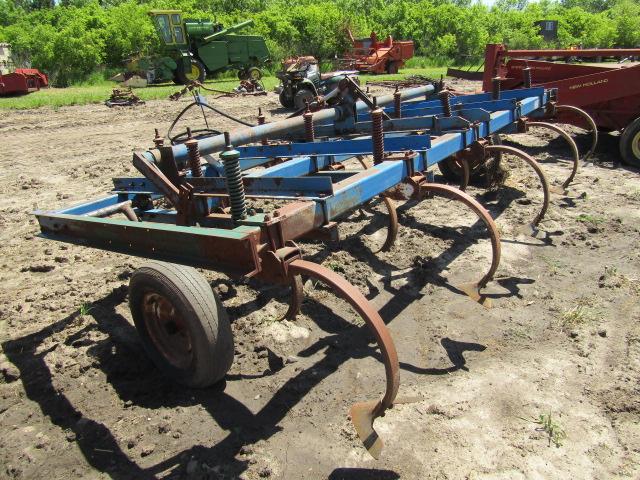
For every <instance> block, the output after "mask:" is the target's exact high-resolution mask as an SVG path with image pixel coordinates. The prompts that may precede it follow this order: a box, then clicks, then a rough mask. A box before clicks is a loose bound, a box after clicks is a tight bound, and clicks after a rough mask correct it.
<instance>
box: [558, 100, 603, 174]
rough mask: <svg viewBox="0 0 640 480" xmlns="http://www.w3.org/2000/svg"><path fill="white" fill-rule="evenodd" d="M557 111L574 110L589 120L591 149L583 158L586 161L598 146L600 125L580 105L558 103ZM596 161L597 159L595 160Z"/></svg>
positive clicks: (573, 111)
mask: <svg viewBox="0 0 640 480" xmlns="http://www.w3.org/2000/svg"><path fill="white" fill-rule="evenodd" d="M555 109H556V111H562V110H564V111H567V112H572V113H574V114H576V115H579V116H581V117H582V118H584V119H585V121H586V122H587V124H588V125H589V126H590V127H591V139H592V140H591V148H590V149H589V151H588V152H587V153H586V155H585V156H584V158H583V160H584V161H585V162H586V161H587V160H588V159H589V157H590V156H591V155H593V152H595V151H596V146H597V145H598V127H597V125H596V122H595V121H594V120H593V118H592V117H591V115H589V114H588V113H587V112H585V111H584V110H582V109H581V108H578V107H574V106H573V105H556V106H555ZM594 162H595V160H594Z"/></svg>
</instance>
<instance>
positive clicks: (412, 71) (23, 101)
mask: <svg viewBox="0 0 640 480" xmlns="http://www.w3.org/2000/svg"><path fill="white" fill-rule="evenodd" d="M446 72H447V69H446V67H424V68H423V67H416V68H404V69H403V70H402V73H397V74H394V75H386V74H385V75H360V82H361V83H362V85H365V84H366V82H368V81H370V80H403V79H404V78H406V77H408V76H410V75H424V76H426V77H430V78H433V79H439V78H440V75H444V74H445V73H446ZM262 81H263V82H264V86H265V88H266V89H267V91H268V92H271V91H273V88H274V87H275V86H276V85H278V83H280V82H279V80H278V79H277V78H276V77H274V76H266V77H264V78H263V79H262ZM205 85H206V86H207V87H209V88H214V89H216V90H225V91H230V90H232V89H233V88H235V87H237V86H238V80H237V79H235V78H222V79H215V80H208V81H207V82H206V83H205ZM117 86H118V84H117V83H115V82H110V81H108V80H104V81H100V82H97V83H94V84H91V85H88V84H82V85H75V86H72V87H67V88H47V89H43V90H40V91H39V92H34V93H30V94H29V95H22V96H19V97H5V98H0V110H2V109H13V110H26V109H30V108H39V107H53V108H58V107H63V106H67V105H87V104H90V103H103V102H104V101H105V100H107V99H108V98H109V97H110V95H111V90H112V89H113V88H114V87H117ZM180 88H181V87H180V85H174V84H173V83H168V84H163V85H153V86H151V87H145V88H136V89H134V92H135V94H136V95H137V96H138V97H140V99H141V100H159V99H166V98H169V95H170V94H172V93H174V92H176V91H178V90H180Z"/></svg>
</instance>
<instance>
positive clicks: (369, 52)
mask: <svg viewBox="0 0 640 480" xmlns="http://www.w3.org/2000/svg"><path fill="white" fill-rule="evenodd" d="M347 33H348V34H349V38H350V39H351V43H352V44H353V49H352V50H351V51H350V52H349V53H348V54H347V55H346V56H345V58H344V59H343V61H344V62H345V63H347V65H346V68H349V69H353V70H358V71H359V72H365V73H398V70H399V69H400V68H401V67H403V66H404V63H405V61H407V60H409V59H410V58H411V57H413V40H402V41H401V40H394V39H393V38H392V37H391V35H387V38H386V39H385V40H384V41H379V40H378V36H377V35H376V33H375V32H371V35H370V36H369V37H368V38H354V37H353V35H352V33H351V31H350V30H347Z"/></svg>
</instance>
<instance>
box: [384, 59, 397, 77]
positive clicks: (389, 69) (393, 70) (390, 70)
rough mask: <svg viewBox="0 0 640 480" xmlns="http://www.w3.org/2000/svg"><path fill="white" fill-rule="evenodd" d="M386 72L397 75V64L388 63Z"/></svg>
mask: <svg viewBox="0 0 640 480" xmlns="http://www.w3.org/2000/svg"><path fill="white" fill-rule="evenodd" d="M386 70H387V73H390V74H396V73H398V62H388V63H387V68H386Z"/></svg>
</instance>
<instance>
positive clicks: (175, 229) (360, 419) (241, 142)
mask: <svg viewBox="0 0 640 480" xmlns="http://www.w3.org/2000/svg"><path fill="white" fill-rule="evenodd" d="M339 90H340V91H339V92H337V93H336V92H332V94H331V97H332V102H331V103H332V106H330V107H328V108H325V109H319V105H320V104H321V103H322V99H318V100H317V101H316V102H314V103H313V104H312V105H311V107H312V108H311V109H307V111H306V112H304V114H303V115H301V116H298V117H293V118H289V119H286V120H281V121H276V122H272V123H265V121H264V116H262V115H261V118H259V119H258V120H259V122H258V123H259V125H257V126H255V127H243V128H239V129H237V130H233V131H230V132H225V133H224V134H222V135H214V136H209V137H206V138H200V139H195V138H193V137H192V136H191V135H188V138H187V140H186V141H185V142H184V143H183V144H179V145H172V146H165V145H164V139H163V138H160V137H159V136H158V135H157V134H156V138H155V140H154V141H155V148H153V149H151V150H149V151H145V152H140V153H135V154H134V156H133V164H134V165H135V167H136V168H137V169H138V170H139V171H140V172H141V173H142V174H143V175H144V177H136V178H115V179H114V180H113V182H114V189H113V192H112V194H111V195H110V196H107V197H105V198H101V199H99V200H94V201H90V202H85V203H83V204H80V205H76V206H73V207H70V208H65V209H61V210H57V211H52V212H44V211H40V212H36V215H37V217H38V221H39V223H40V227H41V230H42V236H44V237H46V238H50V239H55V240H61V241H66V242H70V243H75V244H79V245H83V246H87V247H94V248H100V249H105V250H110V251H114V252H120V253H125V254H130V255H135V256H139V257H145V258H148V259H151V260H152V261H151V262H150V263H149V264H148V265H146V266H144V267H142V268H140V269H139V270H137V271H136V272H134V274H133V276H132V278H131V282H130V287H129V303H130V308H131V311H132V316H133V319H134V322H135V324H136V328H137V329H138V331H139V333H140V336H141V339H142V343H143V345H144V347H145V349H146V351H147V353H148V354H149V355H150V356H151V358H152V359H153V360H154V362H155V363H156V364H157V365H158V366H159V367H160V368H161V369H162V370H163V371H164V372H165V373H167V374H168V375H170V376H171V377H173V378H175V379H176V380H178V381H180V382H182V383H184V384H187V385H189V386H207V385H210V384H212V383H214V382H217V381H219V380H220V379H222V378H223V377H224V375H225V374H226V372H227V371H228V369H229V367H230V365H231V363H232V361H233V355H234V347H233V339H232V336H231V329H230V326H229V323H228V320H227V317H226V314H225V312H224V310H223V309H222V307H221V305H220V301H219V300H218V298H217V297H216V296H215V295H214V294H213V293H212V291H211V288H210V287H209V285H208V284H207V283H206V281H204V279H203V278H202V276H201V275H200V274H199V273H197V271H196V270H195V269H193V268H191V267H199V268H204V269H211V270H216V271H221V272H225V273H227V274H229V275H233V276H240V277H254V278H257V279H259V280H262V281H265V282H269V283H274V284H283V285H289V286H291V292H292V293H291V301H290V306H289V309H288V311H287V313H286V316H287V317H288V318H290V319H294V318H295V316H296V314H297V313H298V311H299V309H300V305H301V302H302V297H303V290H302V285H303V283H302V280H301V278H302V276H305V277H309V278H313V279H316V280H319V281H320V282H323V283H325V284H326V285H328V286H329V287H331V288H332V289H333V291H334V292H335V293H336V294H337V295H338V296H339V297H341V298H343V299H344V300H345V301H347V302H348V303H349V304H350V305H351V306H352V307H353V309H354V310H355V311H356V312H357V313H358V314H359V315H360V316H361V317H362V318H363V319H364V321H365V322H366V324H367V325H368V327H369V328H370V330H371V333H372V334H373V337H374V338H375V340H376V341H377V343H378V346H379V348H380V352H381V357H382V360H383V363H384V367H385V374H386V375H385V376H386V387H385V393H384V396H383V397H382V398H381V399H379V400H373V401H364V402H358V403H355V404H354V405H353V406H352V407H351V412H350V413H351V419H352V421H353V424H354V425H355V428H356V430H357V432H358V435H359V437H360V439H361V440H362V442H363V443H364V445H365V447H366V448H367V450H368V451H369V452H370V453H371V454H372V455H373V456H374V457H376V458H377V457H378V456H379V454H380V451H381V449H382V440H381V439H380V438H379V437H378V435H377V433H376V431H375V429H374V420H375V419H376V418H377V417H379V416H382V415H384V413H385V411H386V410H387V409H389V408H391V407H392V405H393V403H394V400H395V398H396V394H397V392H398V387H399V364H398V355H397V353H396V349H395V346H394V343H393V340H392V339H391V336H390V334H389V331H388V330H387V327H386V325H385V322H384V321H383V319H382V318H381V317H380V315H379V313H378V312H377V311H376V310H375V309H374V308H373V307H372V305H371V304H370V303H369V302H368V301H367V300H366V299H365V297H364V296H363V294H362V293H361V292H360V291H359V290H358V289H357V288H356V287H354V286H353V285H351V284H350V283H349V282H347V281H346V280H345V279H344V278H342V277H341V276H339V275H338V274H337V273H335V272H334V271H333V270H330V269H327V268H325V267H323V266H321V265H319V264H317V263H313V262H309V261H307V260H304V259H303V258H302V255H301V251H300V248H299V247H298V245H297V244H296V243H295V242H296V240H299V239H303V238H316V239H332V238H333V239H335V237H336V226H337V224H338V223H339V220H340V218H341V217H344V215H345V214H347V213H349V212H351V211H353V210H355V209H358V208H360V207H362V206H364V205H365V204H366V203H367V202H369V201H371V200H372V199H374V197H378V196H380V197H381V198H382V199H384V202H385V205H386V207H387V210H388V213H389V228H388V232H387V238H386V241H385V242H384V245H383V247H382V248H383V249H386V250H388V249H390V248H392V246H393V242H394V240H395V235H396V232H397V229H398V217H397V215H396V211H395V206H394V199H399V200H408V199H412V200H414V201H415V200H421V199H425V198H427V197H430V196H433V195H439V196H444V197H448V198H450V199H454V200H459V201H460V202H462V203H463V204H464V205H466V206H467V207H469V208H470V209H471V210H472V211H473V212H475V213H476V215H477V216H478V217H479V218H480V220H481V221H482V222H484V224H485V226H486V228H487V230H488V232H489V237H490V240H491V247H492V258H491V262H490V265H489V267H488V268H487V270H486V271H485V272H484V273H483V274H482V275H481V276H480V278H479V279H478V280H477V281H475V282H472V283H468V284H465V285H461V286H459V287H458V289H459V290H460V291H463V292H465V293H467V294H468V295H469V296H470V297H472V298H473V299H475V300H477V301H479V302H481V303H484V304H487V299H486V298H485V296H483V294H482V293H481V292H482V289H483V288H484V287H485V286H486V285H487V283H488V282H490V281H491V280H492V278H493V277H494V274H495V272H496V270H497V268H498V264H499V261H500V235H499V233H498V229H497V227H496V225H495V223H494V221H493V219H492V217H491V215H490V214H489V213H488V212H487V210H486V209H485V208H484V207H483V206H482V205H481V204H480V203H478V201H476V200H475V199H474V198H472V197H471V196H469V195H468V194H466V193H465V192H464V191H462V190H461V189H459V188H456V187H453V186H450V185H444V184H440V183H435V182H434V181H433V179H434V177H433V175H432V174H431V172H430V167H433V166H434V165H436V164H438V163H439V162H443V161H451V158H455V159H456V160H455V162H456V164H457V165H458V166H459V167H460V169H461V172H462V174H461V176H460V178H461V184H462V185H461V186H462V187H463V188H464V187H465V186H466V184H467V182H468V180H469V177H470V175H473V174H474V172H476V171H477V170H478V169H479V168H481V167H482V166H483V165H484V164H485V163H486V162H488V161H490V160H491V161H495V159H496V158H499V155H497V154H502V153H504V154H510V155H514V156H516V157H519V158H520V159H522V160H524V162H525V163H526V164H527V165H528V166H530V167H531V168H532V169H533V170H534V171H535V173H536V175H537V177H538V178H539V181H540V183H541V185H542V191H543V194H544V200H543V202H542V206H541V208H540V210H539V213H538V214H537V215H536V217H535V218H534V219H533V220H532V225H534V226H535V225H537V224H538V222H539V221H540V220H541V219H542V217H543V216H544V214H545V211H546V209H547V206H548V203H549V184H548V182H547V179H546V177H545V175H544V173H543V171H542V170H541V169H540V167H539V166H538V164H537V163H536V161H535V160H534V159H532V158H531V157H530V156H529V155H527V154H526V153H524V152H522V151H520V150H517V149H515V148H513V147H508V146H503V145H501V144H499V142H496V141H495V135H496V134H498V133H500V132H508V131H516V130H517V129H518V126H519V125H520V126H521V125H522V124H525V123H527V122H528V118H529V117H535V116H537V115H543V114H544V113H545V111H546V110H548V109H549V108H550V106H553V101H554V91H552V90H545V89H543V88H529V89H522V90H515V91H504V92H501V93H500V94H499V95H498V96H497V97H496V95H495V93H494V94H484V93H483V94H474V95H454V94H451V93H450V92H440V93H437V92H436V91H435V90H436V87H434V86H433V85H427V86H423V87H419V88H414V89H410V90H405V91H401V92H400V91H396V92H395V94H392V95H386V96H381V97H378V98H371V97H368V96H366V95H365V94H364V93H363V92H362V91H360V89H359V88H357V86H355V85H354V84H353V83H352V82H350V81H349V80H346V81H345V82H344V83H343V84H342V85H341V87H340V89H339ZM336 100H338V101H336ZM313 108H316V111H315V112H314V111H311V110H312V109H313ZM492 138H493V141H492ZM567 138H568V137H567ZM569 140H570V138H569ZM365 157H368V158H372V159H373V161H372V162H370V163H371V164H368V163H367V161H366V158H365ZM350 159H353V160H359V161H361V163H362V166H361V168H360V167H359V168H357V169H348V168H346V167H345V165H344V163H345V162H347V160H350ZM489 159H490V160H489ZM247 199H250V200H251V201H254V202H260V201H261V199H268V200H269V201H270V202H271V204H273V203H276V204H277V205H281V206H280V207H279V208H276V209H275V210H272V211H269V212H262V213H257V212H256V211H255V210H254V209H253V208H250V206H249V205H248V204H247ZM165 262H170V263H165ZM387 320H390V319H387Z"/></svg>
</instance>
